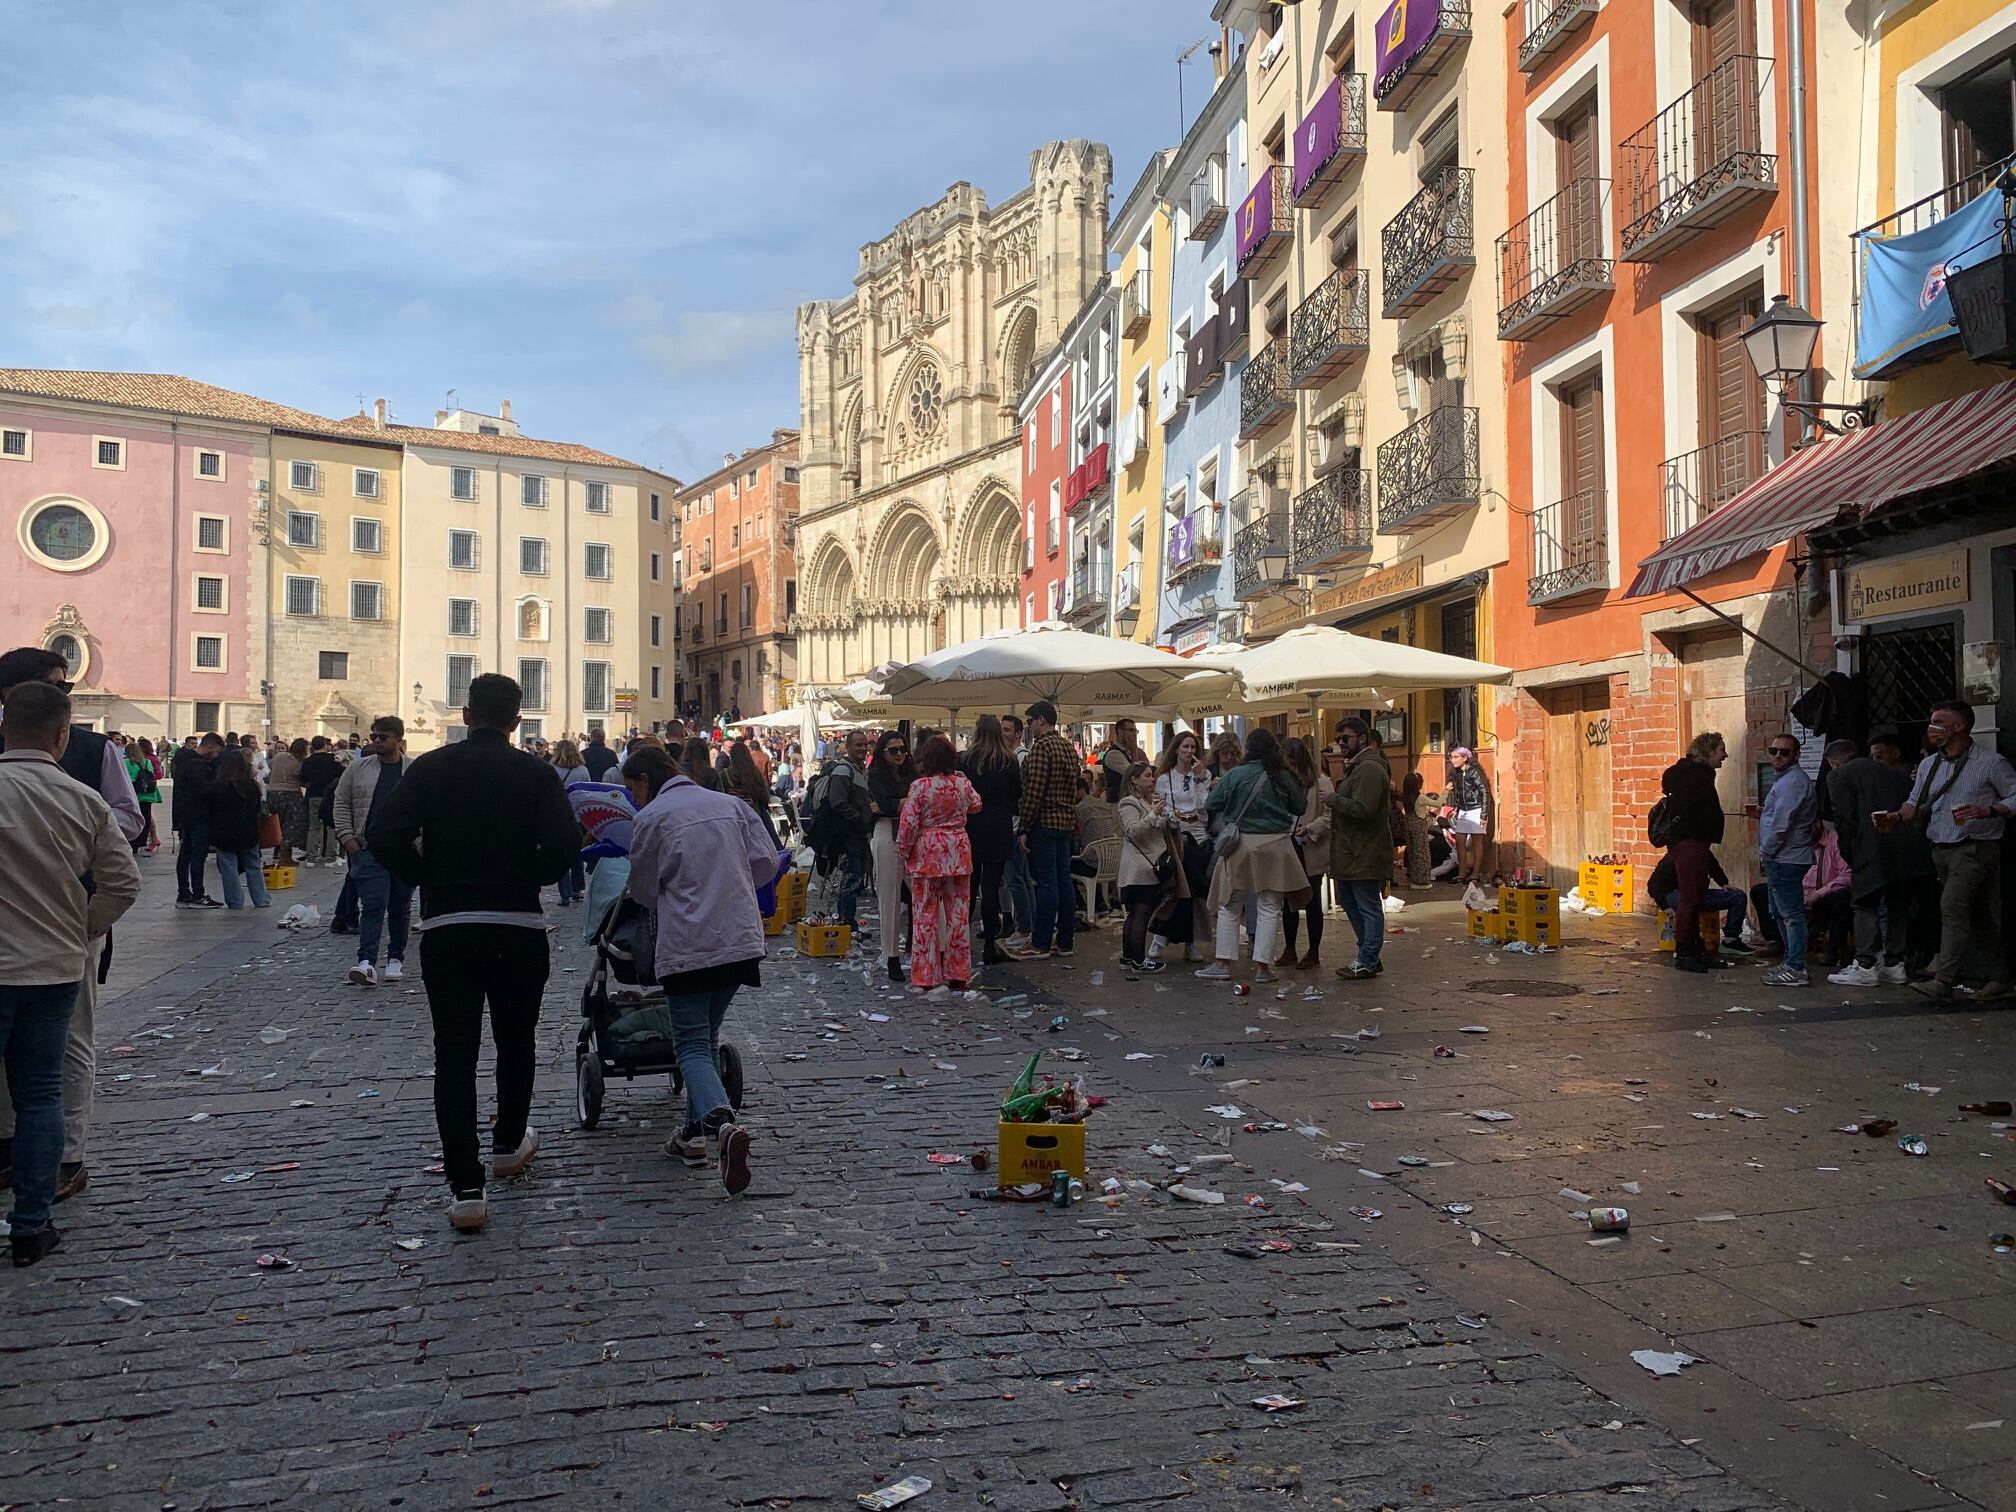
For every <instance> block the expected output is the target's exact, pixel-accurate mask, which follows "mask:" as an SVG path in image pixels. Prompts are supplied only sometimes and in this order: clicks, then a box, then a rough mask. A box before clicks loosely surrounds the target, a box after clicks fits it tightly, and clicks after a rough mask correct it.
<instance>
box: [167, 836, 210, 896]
mask: <svg viewBox="0 0 2016 1512" xmlns="http://www.w3.org/2000/svg"><path fill="white" fill-rule="evenodd" d="M209 854H210V826H209V825H207V824H192V825H190V826H189V827H188V828H187V829H185V830H183V831H182V843H181V844H180V845H179V846H177V847H176V849H175V896H176V897H177V898H200V897H202V896H203V862H204V860H205V859H206V858H207V857H208V856H209Z"/></svg>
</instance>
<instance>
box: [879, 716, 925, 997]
mask: <svg viewBox="0 0 2016 1512" xmlns="http://www.w3.org/2000/svg"><path fill="white" fill-rule="evenodd" d="M916 777H917V769H916V768H915V767H914V766H912V765H911V764H910V742H909V741H908V740H906V739H904V737H903V735H902V733H901V732H900V731H897V730H884V731H883V732H882V736H881V738H880V739H879V740H877V741H876V742H875V759H874V760H873V761H872V762H870V763H869V765H868V813H869V817H870V820H871V822H872V823H873V824H874V826H875V828H874V829H873V830H872V831H871V832H870V835H869V843H868V854H869V856H870V857H871V858H872V859H873V861H874V865H875V908H876V912H877V913H878V914H879V916H880V920H881V922H880V923H879V924H877V925H876V928H877V929H878V930H879V931H880V938H881V941H882V954H883V956H884V958H885V959H886V960H887V961H888V963H889V980H890V981H892V982H900V981H902V980H903V946H902V943H901V941H902V939H903V935H902V932H901V931H900V929H899V928H898V925H899V924H900V923H901V920H902V915H903V858H902V857H901V856H899V855H897V853H896V826H897V824H898V823H899V822H900V821H901V820H902V817H903V799H904V798H905V797H906V796H907V795H908V793H909V791H910V784H911V783H912V782H914V781H915V780H916Z"/></svg>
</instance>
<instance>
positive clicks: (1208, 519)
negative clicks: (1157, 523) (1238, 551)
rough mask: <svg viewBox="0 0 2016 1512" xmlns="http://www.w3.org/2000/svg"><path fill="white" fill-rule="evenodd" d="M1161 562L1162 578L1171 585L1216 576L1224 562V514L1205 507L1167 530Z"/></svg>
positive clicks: (1211, 507)
mask: <svg viewBox="0 0 2016 1512" xmlns="http://www.w3.org/2000/svg"><path fill="white" fill-rule="evenodd" d="M1162 559H1163V561H1164V562H1165V563H1166V564H1167V566H1166V569H1165V571H1164V574H1163V575H1164V577H1166V578H1167V579H1168V581H1169V582H1171V583H1180V582H1182V581H1184V580H1185V579H1186V578H1193V577H1196V576H1198V575H1199V574H1200V573H1205V572H1216V571H1217V570H1218V566H1219V564H1220V563H1221V562H1223V561H1224V560H1225V513H1224V510H1223V509H1222V508H1221V507H1220V506H1219V505H1216V504H1207V505H1206V506H1205V507H1204V508H1202V509H1199V510H1197V511H1195V512H1194V513H1192V514H1190V515H1189V516H1188V517H1187V518H1185V519H1183V520H1181V521H1180V522H1178V523H1177V524H1175V525H1172V526H1170V527H1169V538H1168V540H1167V541H1166V542H1165V543H1164V551H1163V556H1162Z"/></svg>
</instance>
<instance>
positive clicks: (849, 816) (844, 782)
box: [689, 730, 873, 929]
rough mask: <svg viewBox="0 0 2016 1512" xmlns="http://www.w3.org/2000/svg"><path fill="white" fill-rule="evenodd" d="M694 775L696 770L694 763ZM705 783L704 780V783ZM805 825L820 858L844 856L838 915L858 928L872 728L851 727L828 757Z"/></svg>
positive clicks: (864, 872)
mask: <svg viewBox="0 0 2016 1512" xmlns="http://www.w3.org/2000/svg"><path fill="white" fill-rule="evenodd" d="M689 775H693V776H695V777H696V780H697V774H696V773H693V772H692V771H691V769H689ZM703 785H704V784H703ZM810 796H811V812H810V813H809V814H808V815H807V817H806V830H807V833H808V835H809V837H810V839H811V841H812V852H813V854H814V855H815V856H817V857H819V858H820V859H821V860H825V859H826V858H827V857H829V856H833V857H838V858H839V867H840V902H839V905H838V909H837V917H838V918H839V920H840V922H841V923H842V924H845V925H847V926H848V928H850V929H851V928H853V926H854V923H855V920H856V919H857V918H858V917H859V916H860V909H861V888H862V885H863V884H864V883H865V882H866V880H867V876H868V830H869V826H870V824H871V823H872V822H873V820H872V818H871V816H870V810H869V798H868V732H867V731H866V730H849V731H848V732H847V742H846V745H845V746H844V747H843V750H842V754H841V755H839V756H836V757H834V758H833V760H831V761H829V762H827V763H826V770H825V771H823V772H821V773H820V774H819V780H818V782H817V784H816V785H815V786H814V787H813V790H812V793H811V795H810Z"/></svg>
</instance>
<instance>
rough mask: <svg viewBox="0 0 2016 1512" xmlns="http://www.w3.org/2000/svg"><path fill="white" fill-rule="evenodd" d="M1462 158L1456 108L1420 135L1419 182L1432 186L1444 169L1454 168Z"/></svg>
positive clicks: (1451, 108)
mask: <svg viewBox="0 0 2016 1512" xmlns="http://www.w3.org/2000/svg"><path fill="white" fill-rule="evenodd" d="M1461 156H1462V152H1461V146H1460V141H1459V138H1458V134H1457V119H1456V107H1455V106H1454V105H1451V106H1450V107H1449V109H1448V111H1447V112H1446V113H1445V114H1444V115H1443V116H1442V118H1441V119H1440V120H1439V121H1437V122H1436V123H1435V124H1434V125H1433V126H1430V127H1429V128H1428V129H1427V130H1426V131H1424V132H1422V133H1421V173H1420V177H1421V182H1422V183H1424V184H1432V183H1433V182H1434V181H1435V176H1436V175H1437V174H1439V173H1440V172H1441V171H1442V170H1443V169H1444V168H1454V167H1455V166H1456V164H1457V161H1458V159H1459V158H1460V157H1461Z"/></svg>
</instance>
